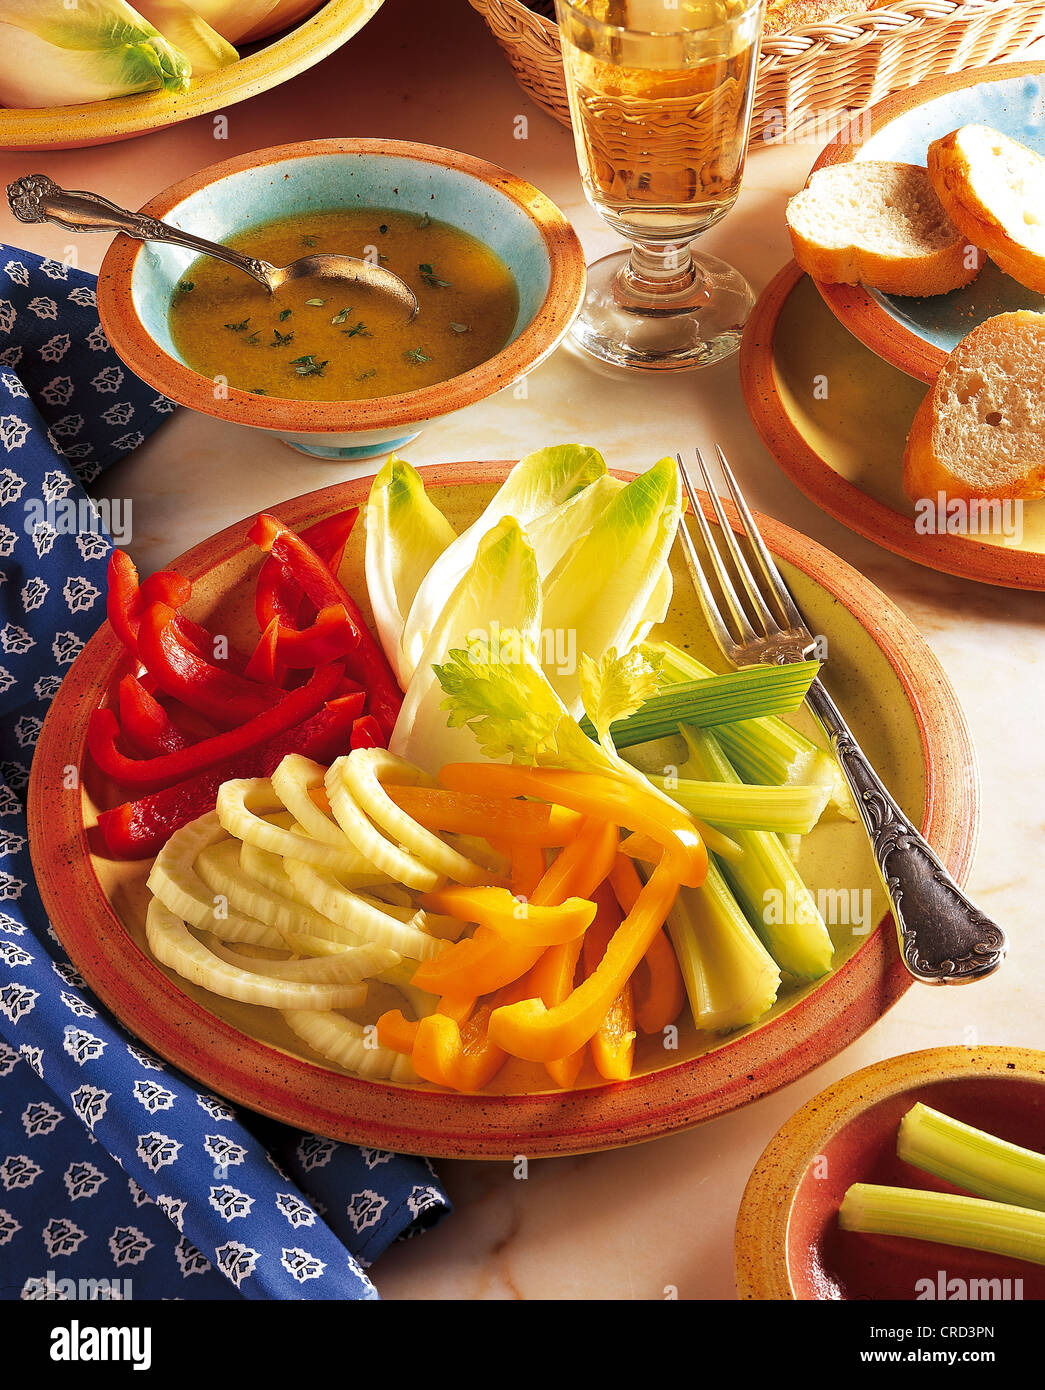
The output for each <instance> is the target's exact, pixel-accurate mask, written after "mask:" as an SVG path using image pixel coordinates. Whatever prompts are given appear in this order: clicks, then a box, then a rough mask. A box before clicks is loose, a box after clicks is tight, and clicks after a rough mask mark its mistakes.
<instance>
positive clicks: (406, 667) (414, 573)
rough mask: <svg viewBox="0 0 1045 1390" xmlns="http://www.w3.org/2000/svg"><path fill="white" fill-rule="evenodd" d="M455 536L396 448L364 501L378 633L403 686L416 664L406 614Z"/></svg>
mask: <svg viewBox="0 0 1045 1390" xmlns="http://www.w3.org/2000/svg"><path fill="white" fill-rule="evenodd" d="M456 539H457V535H456V532H455V531H454V528H453V527H452V526H451V525H450V523H449V522H448V521H447V519H446V517H445V516H443V514H442V512H441V511H440V510H439V508H438V507H437V506H435V504H434V503H433V502H432V501H431V500H430V498H429V497H428V494H427V493H426V492H425V485H424V483H423V482H422V481H421V475H420V474H419V473H418V472H417V471H416V469H414V468H411V467H410V465H409V464H408V463H405V462H404V461H403V460H402V459H400V458H396V456H395V454H393V455H392V456H391V457H390V458H389V460H388V462H387V463H386V464H385V466H384V467H383V468H382V469H381V471H380V473H378V475H377V477H376V478H375V479H374V482H373V486H372V487H371V489H370V497H369V500H368V502H367V506H366V586H367V593H368V594H369V596H370V606H371V608H372V610H373V614H374V625H375V627H376V628H377V635H378V637H379V638H380V640H381V645H382V647H383V648H384V651H385V655H386V656H387V657H388V660H389V662H390V663H391V665H392V669H393V671H395V673H396V677H397V679H398V681H399V684H400V685H401V686H402V688H403V689H404V690H405V689H406V687H407V685H408V684H409V681H410V677H411V676H412V675H413V670H414V668H413V663H411V662H408V661H407V660H406V657H405V654H404V652H403V645H402V638H403V629H404V627H405V626H406V615H407V614H408V613H409V612H410V607H411V605H412V604H413V601H414V598H415V596H416V594H417V591H418V589H419V588H420V586H421V581H422V580H423V579H424V577H425V575H426V574H427V573H428V571H429V570H430V569H431V568H432V566H433V565H434V564H435V562H436V560H438V559H439V556H440V555H442V553H443V551H444V550H446V549H448V548H449V546H451V545H452V544H453V542H454V541H455V540H456Z"/></svg>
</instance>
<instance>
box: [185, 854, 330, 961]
mask: <svg viewBox="0 0 1045 1390" xmlns="http://www.w3.org/2000/svg"><path fill="white" fill-rule="evenodd" d="M196 872H197V873H198V874H199V876H200V878H201V879H202V880H203V882H204V883H205V884H206V885H207V887H208V888H209V889H210V890H211V892H212V893H213V894H214V896H215V898H224V899H225V900H226V901H227V902H228V904H229V906H230V907H231V908H232V909H234V910H235V911H237V912H242V913H246V914H248V915H249V916H251V917H256V918H257V919H258V921H259V922H264V923H265V925H266V926H269V927H271V928H272V929H273V931H276V932H278V933H279V935H280V938H281V941H280V944H282V941H283V939H284V934H285V933H286V932H288V931H292V932H306V933H310V934H313V935H314V934H317V933H319V932H321V931H322V930H323V928H324V926H325V925H326V924H325V923H324V921H323V918H322V917H321V916H320V914H319V913H317V912H315V911H313V909H312V908H311V907H302V906H301V904H300V902H298V901H295V900H294V899H291V898H285V897H283V896H282V895H281V894H280V893H274V892H273V891H272V890H271V889H270V888H265V887H263V886H262V884H260V883H258V882H257V880H256V879H254V878H253V877H252V876H251V875H250V873H248V872H247V871H246V870H245V869H244V867H243V865H242V863H241V860H240V844H239V841H238V840H223V841H222V842H221V843H220V844H217V845H210V846H209V847H208V848H207V849H205V850H203V851H202V852H201V853H200V855H199V856H198V857H197V859H196ZM210 930H211V931H212V932H213V933H214V934H215V936H218V937H221V938H222V939H223V940H224V939H225V934H224V930H223V923H222V922H221V921H220V920H219V922H218V923H217V924H216V925H215V926H213V927H211V928H210Z"/></svg>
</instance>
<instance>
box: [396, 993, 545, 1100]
mask: <svg viewBox="0 0 1045 1390" xmlns="http://www.w3.org/2000/svg"><path fill="white" fill-rule="evenodd" d="M529 988H530V986H529V983H528V981H527V980H525V979H523V980H513V981H512V983H511V984H509V985H505V987H504V988H503V989H501V990H498V992H497V993H496V994H494V995H492V996H491V997H490V998H489V999H483V1000H480V1002H479V1004H478V1005H477V1006H476V1008H475V1010H474V1012H472V1013H471V1014H470V1015H469V1017H468V1018H467V1019H465V1021H464V1022H463V1023H458V1022H457V1021H456V1020H455V1019H453V1018H450V1017H448V1016H447V1015H446V1014H442V1013H434V1014H429V1015H428V1016H427V1018H422V1019H421V1021H420V1022H419V1023H418V1025H417V1035H416V1038H415V1041H414V1050H413V1052H412V1053H411V1059H412V1061H413V1064H414V1070H415V1071H416V1072H417V1074H418V1076H420V1077H422V1078H423V1079H424V1080H425V1081H431V1082H434V1084H435V1085H437V1086H446V1087H447V1088H448V1089H449V1090H451V1091H481V1090H482V1088H483V1087H484V1086H485V1085H486V1084H487V1083H488V1082H489V1081H491V1080H492V1079H493V1078H494V1076H496V1074H497V1073H498V1072H499V1071H500V1069H501V1067H502V1066H504V1063H505V1062H506V1060H507V1053H506V1052H505V1051H504V1049H503V1048H502V1047H498V1046H497V1044H496V1043H495V1042H494V1041H493V1039H492V1038H491V1037H490V1033H489V1025H490V1018H491V1016H492V1014H493V1012H494V1010H495V1009H497V1008H500V1007H501V1006H502V1005H507V1004H513V1003H515V1002H517V1001H518V1000H519V999H520V998H521V997H522V996H523V994H525V993H526V992H527V991H528V990H529Z"/></svg>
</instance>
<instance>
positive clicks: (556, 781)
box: [439, 763, 708, 888]
mask: <svg viewBox="0 0 1045 1390" xmlns="http://www.w3.org/2000/svg"><path fill="white" fill-rule="evenodd" d="M439 780H440V782H442V783H443V785H444V786H446V787H449V788H450V789H451V790H452V791H461V792H469V791H481V792H485V793H486V794H487V795H493V796H530V797H537V798H540V799H541V800H542V801H551V802H555V803H556V804H558V805H561V806H566V807H568V808H569V809H570V810H571V811H579V812H580V813H581V814H582V815H584V816H590V817H592V818H593V819H596V820H603V821H612V822H613V824H614V825H618V826H627V828H628V829H629V830H638V831H640V832H641V833H642V834H644V835H649V836H650V837H651V838H652V839H654V840H656V841H657V843H658V844H659V845H661V846H662V847H663V850H664V856H665V859H666V863H665V870H666V871H670V872H671V873H673V874H674V876H675V879H676V881H677V882H678V883H685V884H688V885H689V886H690V887H691V888H699V887H700V885H701V884H702V883H703V882H704V879H705V878H706V877H707V871H708V855H707V850H706V849H705V847H704V842H703V840H702V839H701V837H700V834H699V832H698V831H697V828H696V826H695V825H694V824H693V821H692V820H691V819H690V817H689V816H687V815H686V813H685V811H683V810H682V809H681V808H680V807H678V806H675V805H674V804H673V803H671V802H668V801H662V800H661V799H660V798H659V797H657V796H654V795H653V793H652V792H649V793H647V792H645V791H643V789H642V788H641V787H639V786H637V785H635V786H633V785H631V783H629V782H626V781H624V780H623V779H622V778H620V777H605V776H602V775H601V774H600V773H589V772H559V771H557V770H555V769H553V768H546V767H514V766H502V765H500V764H493V765H491V764H490V763H448V764H447V765H446V767H444V768H443V769H442V770H441V771H440V773H439Z"/></svg>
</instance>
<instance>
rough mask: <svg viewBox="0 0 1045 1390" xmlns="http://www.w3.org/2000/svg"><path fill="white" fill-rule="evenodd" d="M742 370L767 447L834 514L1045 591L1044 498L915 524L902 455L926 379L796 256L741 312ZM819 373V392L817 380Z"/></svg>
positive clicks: (964, 569)
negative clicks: (831, 296)
mask: <svg viewBox="0 0 1045 1390" xmlns="http://www.w3.org/2000/svg"><path fill="white" fill-rule="evenodd" d="M860 293H863V291H860ZM740 375H741V387H742V390H743V393H744V401H745V403H746V405H747V408H748V412H749V414H750V415H751V418H752V421H753V422H754V425H755V428H756V429H757V430H758V432H759V434H760V436H761V438H762V441H763V443H764V444H765V446H766V448H767V449H768V450H769V452H770V453H771V454H772V455H773V457H774V458H775V459H776V461H777V463H778V464H779V465H780V467H781V468H782V469H783V470H784V472H785V473H786V474H787V475H788V477H789V478H790V479H791V481H792V482H793V483H794V484H795V486H796V487H798V488H799V489H800V490H801V491H802V492H804V493H805V495H806V496H807V497H808V498H810V499H811V500H812V501H813V502H815V503H816V505H817V506H818V507H821V508H822V509H823V510H824V511H825V512H827V513H828V515H829V516H833V517H834V518H835V519H836V520H838V521H841V522H842V523H843V524H844V525H846V526H848V527H849V528H850V529H851V530H853V531H856V532H857V533H858V534H859V535H862V536H867V537H868V539H869V540H873V541H875V542H876V543H877V544H878V545H883V546H885V547H887V549H889V550H892V551H894V552H895V553H896V554H898V555H904V556H906V557H907V558H908V559H909V560H916V561H917V562H918V563H919V564H922V565H928V566H929V567H930V568H931V569H938V570H943V571H944V572H945V573H947V574H956V575H961V576H963V577H964V578H967V579H978V580H981V581H984V582H986V583H988V584H1000V585H1004V586H1007V587H1010V588H1014V589H1045V502H1040V501H1038V502H1022V503H1019V504H1016V505H1015V506H1014V504H1012V503H1006V504H1004V509H1003V511H1002V518H1003V520H1007V522H1008V524H1007V526H1005V527H987V526H985V527H981V528H980V529H979V531H978V532H977V533H975V534H968V533H967V534H962V533H961V531H960V530H958V529H954V530H948V529H946V526H945V525H944V524H941V523H946V521H947V514H946V512H944V511H941V513H940V516H939V517H938V518H934V523H933V525H932V527H931V529H930V528H928V527H926V526H924V525H923V524H922V523H921V522H920V520H919V515H918V510H917V508H916V507H915V505H914V503H913V502H911V500H910V499H909V498H908V497H907V496H906V495H905V494H904V491H903V486H902V471H903V468H902V464H903V454H904V445H905V442H906V439H907V433H908V431H909V429H910V427H911V421H912V420H913V418H914V414H915V411H916V410H917V409H918V406H919V405H920V403H921V401H922V397H923V396H924V394H925V387H924V386H923V385H922V383H921V382H919V381H917V380H915V379H914V377H912V376H910V375H906V374H905V373H903V372H901V371H899V370H898V369H897V368H896V367H894V366H891V365H890V364H889V362H888V361H886V360H883V357H881V356H877V355H876V354H875V353H874V352H872V351H871V349H870V347H865V346H864V344H863V343H861V342H860V341H858V339H857V338H855V337H853V335H852V333H850V332H849V331H848V330H847V328H846V327H843V325H842V323H840V322H839V321H838V320H836V319H835V318H833V317H832V315H831V313H830V312H829V311H828V308H827V305H826V304H825V303H824V302H823V300H822V299H821V297H820V295H818V294H817V287H816V286H815V285H814V283H813V281H812V280H810V279H809V277H808V276H806V275H805V274H804V273H803V272H802V270H801V269H800V268H799V267H798V266H797V265H796V264H795V262H794V261H792V262H790V263H789V264H788V265H786V266H785V267H784V268H783V270H781V271H780V272H779V274H777V275H776V276H775V277H774V278H773V280H772V281H771V282H770V284H769V285H768V286H767V287H766V289H765V290H764V292H763V293H762V295H761V297H760V298H759V301H758V304H757V305H756V306H755V309H754V311H753V313H752V315H751V318H750V319H749V320H748V323H747V326H746V328H745V331H744V339H743V344H742V346H741V355H740ZM821 378H823V380H824V382H825V384H826V387H827V389H826V391H823V390H818V389H817V383H818V381H820V380H821ZM994 505H995V507H996V508H997V507H999V506H1001V504H999V503H995V504H994Z"/></svg>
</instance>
